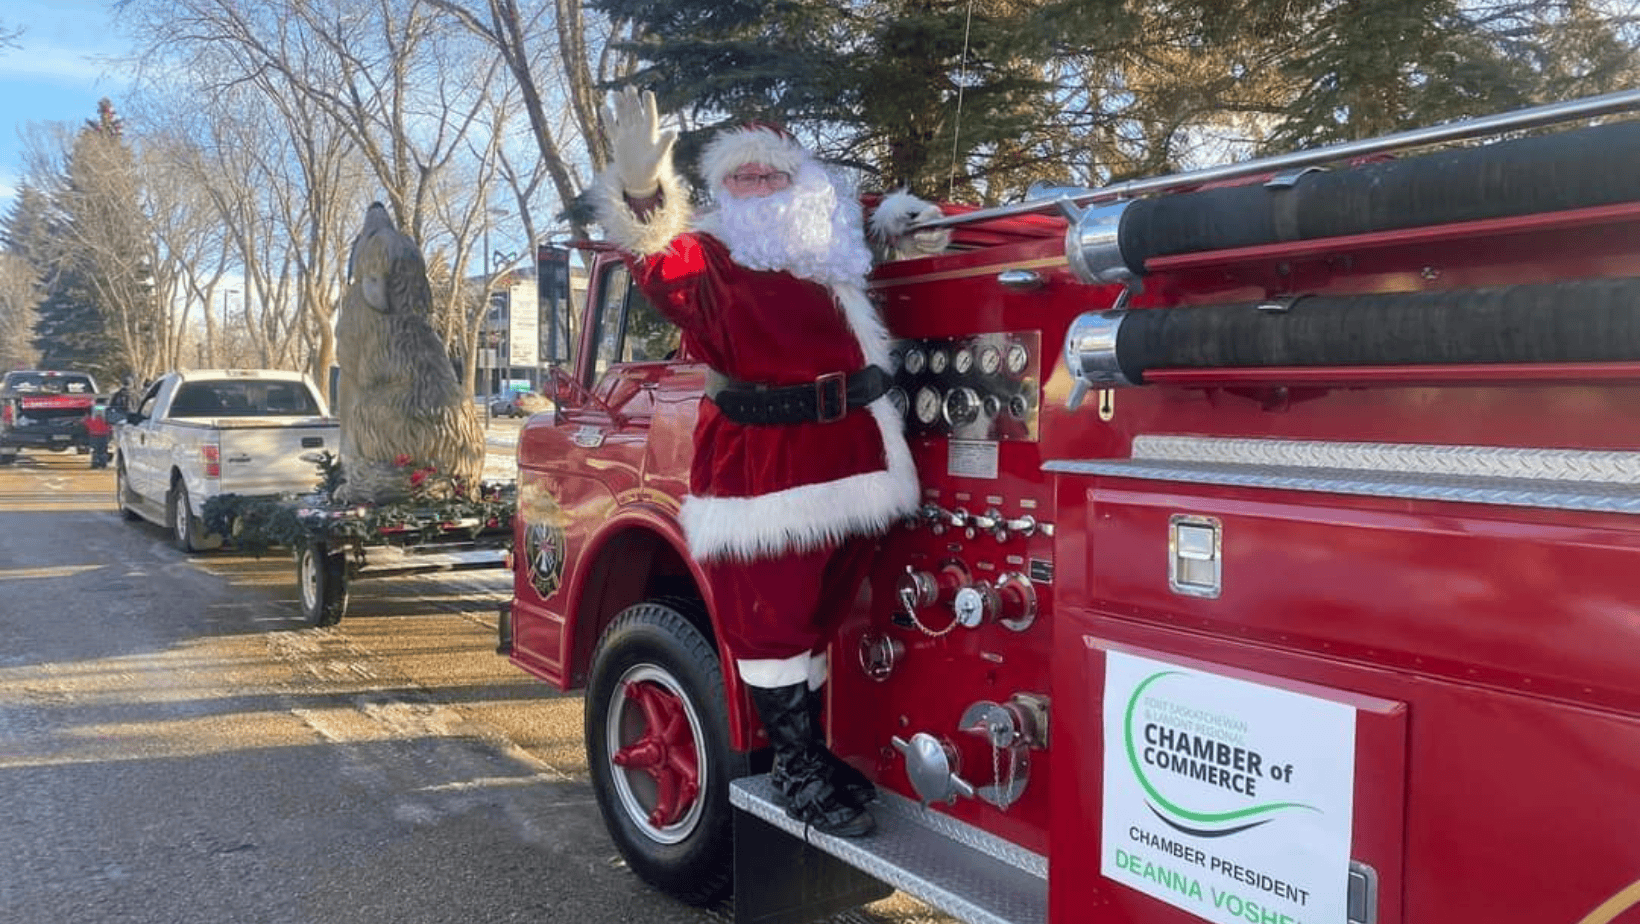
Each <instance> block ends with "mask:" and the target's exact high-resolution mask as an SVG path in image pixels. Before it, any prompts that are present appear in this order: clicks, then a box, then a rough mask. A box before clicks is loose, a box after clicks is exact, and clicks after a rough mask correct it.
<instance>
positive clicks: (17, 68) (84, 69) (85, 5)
mask: <svg viewBox="0 0 1640 924" xmlns="http://www.w3.org/2000/svg"><path fill="white" fill-rule="evenodd" d="M112 20H113V17H112V14H111V13H110V12H109V10H108V3H107V2H106V0H5V2H4V3H0V24H3V25H4V26H5V27H6V28H7V29H14V28H17V27H19V26H21V27H23V28H24V29H25V31H24V33H23V36H22V39H21V45H22V47H21V48H7V49H5V50H3V51H0V209H3V208H4V207H6V206H9V205H10V203H11V198H12V195H13V192H14V190H15V188H16V184H17V179H18V176H19V174H21V172H22V169H23V142H22V139H21V137H20V136H21V133H23V132H25V131H27V129H28V126H29V123H31V122H34V123H45V122H67V123H70V124H73V125H78V124H80V123H81V122H83V121H85V120H86V119H91V118H95V117H96V115H97V100H99V99H101V98H102V97H104V96H106V97H109V98H110V99H112V100H113V101H114V107H115V108H116V109H122V110H123V109H124V108H125V107H124V106H123V98H124V96H125V95H126V91H127V87H128V82H127V81H126V80H125V79H124V78H123V77H122V76H120V74H119V72H118V65H117V64H115V63H112V62H110V61H109V60H108V59H109V58H110V57H114V56H120V55H125V54H127V53H129V50H130V45H129V43H128V42H127V41H126V40H124V39H123V38H122V37H121V36H119V35H118V34H116V33H115V31H114V27H113V22H112Z"/></svg>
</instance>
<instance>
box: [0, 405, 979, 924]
mask: <svg viewBox="0 0 1640 924" xmlns="http://www.w3.org/2000/svg"><path fill="white" fill-rule="evenodd" d="M516 429H517V423H516V422H506V421H495V422H493V423H492V425H491V429H490V433H491V436H492V439H493V442H492V445H493V446H494V447H495V449H496V451H497V461H496V462H495V463H494V466H495V467H494V468H493V469H492V471H505V470H507V469H508V468H509V467H510V464H511V462H510V460H511V455H510V448H509V437H510V436H511V435H512V433H514V432H515V431H516ZM112 491H113V477H112V475H111V473H110V472H108V471H90V470H89V469H88V468H87V467H86V459H85V457H83V456H72V455H49V454H48V455H43V456H30V455H27V454H25V455H23V456H22V457H21V458H20V461H19V463H18V464H17V465H15V466H8V467H6V468H3V469H0V794H3V795H0V922H6V924H13V922H18V924H21V922H28V924H52V922H65V924H66V922H99V924H100V922H116V921H117V922H131V924H194V922H199V924H206V922H209V924H255V922H268V924H307V922H312V924H389V922H390V924H457V922H460V924H468V922H503V921H508V922H510V921H534V922H553V921H566V922H570V921H573V922H576V924H599V922H704V921H726V920H732V908H731V906H730V905H729V904H727V903H725V904H723V905H720V906H718V907H715V908H706V909H701V908H692V907H688V906H685V905H681V904H679V903H677V902H675V901H673V900H671V899H670V898H667V897H666V896H663V895H661V894H659V893H657V892H654V891H652V890H650V889H649V888H648V887H646V886H644V885H643V884H641V883H640V882H638V880H637V879H636V878H635V877H633V876H632V875H631V874H630V873H629V872H628V871H627V870H625V869H624V868H623V866H622V863H621V860H620V857H619V855H618V854H617V853H616V851H615V849H614V847H613V845H612V843H611V842H610V840H609V838H608V837H607V836H606V835H605V833H604V831H603V827H602V823H601V822H600V820H599V818H598V812H597V807H596V805H595V803H594V801H593V795H592V790H591V787H590V784H589V783H588V781H587V775H586V764H585V758H584V755H583V753H582V744H581V704H580V701H579V699H578V698H577V697H576V696H575V695H573V694H569V695H566V694H558V693H556V692H555V691H553V690H552V689H550V688H549V687H547V686H545V685H544V684H541V683H539V682H537V681H535V680H534V679H532V678H530V677H528V676H526V675H524V674H523V673H522V672H520V671H518V670H517V669H516V668H514V667H512V666H511V665H510V664H508V663H507V662H506V661H505V660H504V659H502V658H500V657H498V656H497V655H496V654H495V653H494V644H495V642H494V629H495V612H496V609H497V607H498V605H499V604H500V603H501V602H503V600H504V599H505V598H506V595H507V593H508V581H507V575H506V574H505V572H502V571H477V572H463V573H460V574H454V575H434V576H421V577H409V578H382V579H377V580H376V581H374V582H372V581H369V580H361V581H358V582H356V583H355V585H354V586H353V594H352V603H351V605H350V608H349V611H348V616H347V618H346V619H344V620H343V621H342V622H341V624H340V625H337V626H334V627H330V628H325V629H315V628H312V627H309V626H307V625H305V624H304V623H303V622H302V620H301V619H300V618H299V615H298V606H297V602H296V583H295V570H294V566H293V564H292V562H291V560H290V559H289V558H288V557H286V556H284V555H279V554H271V555H269V556H267V557H264V558H261V559H257V558H253V557H249V556H244V555H240V554H237V553H233V552H211V553H205V554H203V555H196V556H188V555H184V554H183V553H181V552H179V551H177V550H176V549H175V548H173V547H172V545H171V543H170V541H169V536H168V534H167V533H166V531H164V530H162V529H160V528H159V527H156V526H151V525H149V524H146V523H128V522H124V521H123V520H122V519H121V518H120V516H119V515H118V513H116V512H115V509H114V506H113V503H112ZM945 920H946V919H945V918H943V917H941V916H938V915H935V914H933V913H931V912H929V911H928V910H927V909H926V908H924V907H923V906H921V905H920V904H917V903H915V902H913V901H911V900H910V899H907V898H904V897H903V896H896V897H893V898H890V899H888V900H885V901H884V902H880V903H877V904H876V905H873V906H870V907H869V908H868V909H865V910H863V911H858V912H851V913H849V914H846V915H841V916H838V917H836V918H832V919H831V921H833V922H836V924H842V922H856V924H859V922H883V924H887V922H900V924H926V922H936V921H945Z"/></svg>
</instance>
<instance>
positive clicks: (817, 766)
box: [748, 682, 876, 837]
mask: <svg viewBox="0 0 1640 924" xmlns="http://www.w3.org/2000/svg"><path fill="white" fill-rule="evenodd" d="M748 689H749V690H751V697H752V705H753V707H755V708H756V709H757V716H758V718H760V719H762V720H763V728H764V730H765V731H767V732H768V734H769V744H770V745H771V746H773V748H774V766H775V769H774V772H773V773H772V774H771V776H773V777H774V781H775V788H776V791H778V792H779V793H780V797H781V801H782V802H783V803H784V804H783V806H782V807H783V808H785V810H786V814H787V815H790V816H791V817H792V818H795V819H797V820H798V821H801V822H803V823H805V824H808V825H812V826H814V828H815V829H816V830H819V831H823V832H825V833H826V834H835V835H837V836H839V837H861V836H863V835H866V834H870V833H871V831H872V829H874V828H875V827H876V822H875V821H874V820H873V819H872V817H871V813H870V812H868V811H866V810H865V808H864V807H862V806H860V805H858V804H857V803H856V802H855V801H854V800H852V799H849V798H848V797H846V796H845V795H844V793H843V791H842V789H841V787H840V786H839V781H838V779H837V778H836V771H835V770H834V768H833V761H836V762H837V763H841V761H837V760H836V758H835V757H834V756H833V755H832V754H831V753H830V752H829V751H827V750H826V745H825V742H824V741H823V740H822V739H821V737H820V727H819V726H818V725H816V724H815V722H814V720H813V718H812V715H811V713H810V711H809V705H808V700H809V698H810V694H809V685H808V683H806V682H804V683H794V684H791V685H790V686H784V687H748ZM828 758H830V760H828Z"/></svg>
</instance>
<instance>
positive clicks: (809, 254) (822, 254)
mask: <svg viewBox="0 0 1640 924" xmlns="http://www.w3.org/2000/svg"><path fill="white" fill-rule="evenodd" d="M862 227H863V225H862V222H861V218H860V204H859V202H858V200H856V199H855V198H854V197H853V196H852V195H840V194H839V192H838V188H837V185H836V183H835V182H834V181H833V180H832V178H831V177H830V176H829V175H828V174H827V173H826V172H825V170H824V169H822V168H821V167H820V166H819V165H818V164H816V163H814V162H813V161H807V162H805V163H802V164H800V165H799V166H798V168H797V170H796V171H795V172H794V173H793V175H792V185H791V186H790V187H788V188H786V189H783V190H781V191H780V192H777V193H772V194H770V195H767V196H751V197H747V198H744V199H737V198H735V197H733V196H730V195H728V194H727V193H726V192H719V194H718V208H717V210H716V211H715V212H713V213H712V214H710V215H707V216H705V217H704V218H703V219H702V221H701V228H702V230H704V231H707V232H708V233H710V234H712V235H714V236H715V237H717V238H718V239H720V240H722V241H723V243H724V244H726V245H728V247H729V254H730V255H731V256H733V257H734V259H735V262H736V263H739V264H740V265H741V266H744V267H747V268H748V269H754V270H775V271H784V272H788V273H791V274H792V275H794V276H797V277H799V278H801V279H808V280H810V281H812V282H818V283H820V284H822V285H849V286H861V285H864V283H865V277H866V274H867V273H868V272H870V271H871V250H870V248H868V247H867V246H866V241H865V234H864V231H863V230H862Z"/></svg>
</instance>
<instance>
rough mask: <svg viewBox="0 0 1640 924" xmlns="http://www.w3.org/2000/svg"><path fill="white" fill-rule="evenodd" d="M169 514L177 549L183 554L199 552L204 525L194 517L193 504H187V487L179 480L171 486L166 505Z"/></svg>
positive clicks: (202, 542)
mask: <svg viewBox="0 0 1640 924" xmlns="http://www.w3.org/2000/svg"><path fill="white" fill-rule="evenodd" d="M167 507H168V509H169V510H170V513H171V535H172V536H173V537H174V538H175V539H176V544H177V548H179V549H181V550H182V551H184V552H199V551H203V550H204V548H205V524H203V523H201V522H200V521H199V517H196V516H194V507H193V504H191V503H189V502H188V486H187V485H185V484H183V483H182V482H181V481H180V480H178V481H176V482H173V483H172V484H171V498H170V503H169V504H168V505H167Z"/></svg>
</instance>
